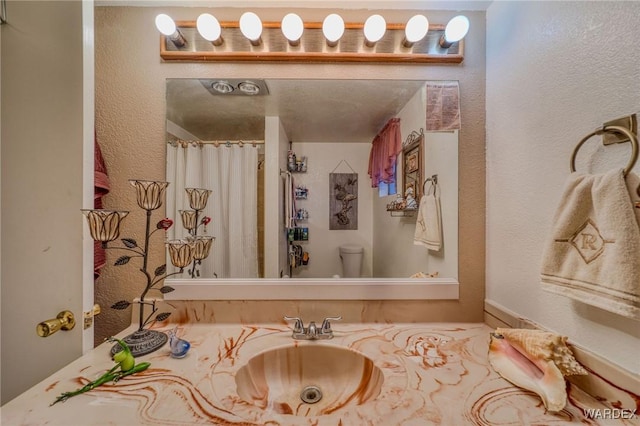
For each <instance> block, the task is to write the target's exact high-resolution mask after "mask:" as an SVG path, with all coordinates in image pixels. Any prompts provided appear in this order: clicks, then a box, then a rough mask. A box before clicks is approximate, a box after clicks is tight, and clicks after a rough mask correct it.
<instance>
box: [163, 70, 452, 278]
mask: <svg viewBox="0 0 640 426" xmlns="http://www.w3.org/2000/svg"><path fill="white" fill-rule="evenodd" d="M425 83H426V82H425V81H420V80H304V79H267V80H261V79H243V78H238V79H221V80H218V79H167V81H166V100H167V110H166V112H167V115H166V119H167V128H166V129H167V180H168V181H169V182H171V185H169V189H168V192H167V215H168V216H170V217H174V218H176V226H174V227H173V229H172V230H171V232H172V234H171V235H168V238H171V239H173V238H183V237H185V236H186V235H187V233H188V231H187V230H186V228H184V226H182V225H181V223H180V217H181V213H180V212H181V211H184V210H185V209H188V201H187V198H186V195H185V194H186V192H185V188H189V187H193V188H203V189H208V190H211V194H210V198H209V202H208V203H207V206H206V208H205V210H204V211H203V212H202V215H201V217H202V218H205V217H206V218H209V221H208V222H207V224H206V229H205V226H201V227H200V228H199V230H198V232H201V233H203V234H206V235H210V236H212V237H213V238H214V242H213V245H212V247H211V254H210V256H209V257H208V258H207V259H206V261H203V262H202V264H201V265H198V273H197V274H196V278H200V279H211V278H217V279H219V280H220V279H226V278H232V279H237V278H247V279H254V278H284V277H291V278H303V279H304V278H335V277H341V278H344V277H345V275H346V274H345V265H344V257H345V256H344V253H345V249H344V248H345V247H357V248H361V249H362V250H359V252H360V253H361V259H360V267H359V268H358V270H359V273H357V276H359V277H364V278H408V277H410V276H412V275H415V274H417V273H423V274H424V275H425V276H429V275H437V276H440V277H453V278H457V270H458V253H457V227H458V216H457V202H458V200H457V174H458V173H457V172H458V157H457V149H458V146H457V143H458V140H457V132H446V133H426V134H424V136H423V137H421V138H420V143H411V144H409V145H408V146H406V147H405V148H407V149H409V151H406V149H405V153H404V155H403V153H399V155H398V156H397V162H396V167H395V169H396V170H395V171H396V178H395V180H396V181H395V188H396V189H395V191H392V192H390V193H389V192H387V193H386V194H382V193H381V192H380V191H379V189H378V188H372V181H371V179H370V176H369V172H370V170H369V168H370V152H371V145H372V141H373V140H374V138H375V137H376V135H377V134H378V132H380V130H381V129H382V128H383V127H384V126H385V124H386V123H387V122H388V121H389V120H390V119H392V118H399V119H400V134H401V135H402V137H403V140H404V138H406V136H408V135H410V134H411V132H413V131H415V130H417V129H421V128H424V127H425V98H426V88H425ZM246 84H255V85H256V87H259V90H258V94H255V92H256V91H255V90H252V91H251V93H254V94H252V95H247V94H246V93H240V92H241V91H240V90H239V89H238V88H239V87H241V86H242V85H246ZM216 88H217V89H216ZM218 89H220V90H218ZM292 154H293V155H295V158H296V161H297V160H300V162H301V164H302V161H303V160H302V159H304V168H303V167H302V165H301V166H300V171H302V169H304V172H297V173H287V171H288V170H289V169H290V168H289V164H288V162H289V161H290V160H291V155H292ZM294 170H297V166H295V167H294ZM331 173H355V175H356V176H357V181H358V185H356V186H355V188H357V189H356V193H354V194H351V195H352V196H353V197H356V199H357V207H358V208H357V214H358V217H357V219H358V221H357V223H358V226H357V229H349V230H330V227H329V220H330V217H329V216H330V215H329V204H330V192H331V188H330V174H331ZM432 174H439V176H440V179H441V182H442V190H443V195H442V198H443V200H442V208H443V214H442V216H443V231H444V232H443V236H444V238H445V242H444V245H443V250H441V251H440V252H430V251H428V250H425V249H424V248H423V247H420V246H417V245H415V244H414V243H413V235H414V230H415V226H416V218H415V217H414V218H411V217H406V218H405V217H403V218H397V217H391V216H390V215H389V214H388V213H387V211H386V207H385V206H386V205H387V203H388V202H389V201H390V200H392V199H395V198H396V197H397V196H398V195H401V196H403V195H404V194H403V193H404V192H405V189H406V188H405V187H408V186H410V185H412V182H413V186H414V187H415V189H416V192H419V191H420V190H421V188H422V182H421V181H422V180H423V179H424V176H426V175H432ZM296 191H304V193H305V194H306V197H305V199H296V197H295V194H296ZM445 191H446V192H445ZM288 194H293V196H291V197H289V195H288ZM417 195H419V194H417ZM416 199H419V196H418V197H416ZM351 202H353V201H351ZM298 213H299V215H298ZM291 216H293V222H292V217H291ZM291 228H300V233H299V235H306V236H307V238H306V239H305V240H300V241H293V242H292V241H290V239H289V238H288V236H289V234H290V233H289V231H288V230H289V229H291ZM294 235H295V233H294ZM298 251H300V252H301V254H302V256H303V257H305V261H304V264H302V262H301V264H300V265H299V266H298V265H296V267H295V268H291V262H292V253H293V254H295V253H297V252H298ZM305 255H306V256H305ZM183 278H189V277H188V276H185V277H183Z"/></svg>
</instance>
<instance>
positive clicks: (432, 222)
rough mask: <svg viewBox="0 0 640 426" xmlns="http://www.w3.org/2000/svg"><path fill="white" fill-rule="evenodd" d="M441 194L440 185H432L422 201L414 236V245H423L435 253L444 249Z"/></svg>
mask: <svg viewBox="0 0 640 426" xmlns="http://www.w3.org/2000/svg"><path fill="white" fill-rule="evenodd" d="M439 192H440V191H438V185H436V184H434V183H432V184H431V186H430V187H429V190H428V191H427V192H426V193H425V194H424V195H423V196H422V198H421V199H420V205H419V206H418V218H417V220H416V230H415V232H414V234H413V244H415V245H422V246H425V247H427V248H428V249H429V250H434V251H439V250H440V249H441V248H442V213H441V209H440V193H439Z"/></svg>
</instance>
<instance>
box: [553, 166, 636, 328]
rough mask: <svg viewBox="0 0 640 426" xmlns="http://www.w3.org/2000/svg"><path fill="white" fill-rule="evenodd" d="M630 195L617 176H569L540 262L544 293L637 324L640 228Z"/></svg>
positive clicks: (617, 173) (630, 177)
mask: <svg viewBox="0 0 640 426" xmlns="http://www.w3.org/2000/svg"><path fill="white" fill-rule="evenodd" d="M627 179H636V180H637V177H636V176H634V175H633V174H632V173H630V174H629V176H628V178H627ZM630 186H631V185H630ZM629 190H630V188H628V187H627V184H626V182H625V178H624V175H623V172H622V170H614V171H611V172H608V173H605V174H600V175H586V174H581V173H575V172H574V173H572V174H571V175H570V176H569V179H568V180H567V183H566V185H565V189H564V193H563V195H562V199H561V202H560V206H559V207H558V209H557V211H556V215H555V217H554V221H553V229H552V234H551V237H550V238H549V240H548V242H547V245H546V248H545V251H544V256H543V259H542V270H541V280H542V288H543V289H544V290H546V291H549V292H553V293H556V294H561V295H564V296H567V297H571V298H574V299H576V300H579V301H581V302H583V303H587V304H589V305H593V306H597V307H599V308H601V309H605V310H607V311H610V312H615V313H616V314H619V315H623V316H625V317H629V318H634V319H640V226H639V224H638V220H637V219H636V213H635V211H634V210H635V209H634V207H633V203H632V201H631V197H630V191H629Z"/></svg>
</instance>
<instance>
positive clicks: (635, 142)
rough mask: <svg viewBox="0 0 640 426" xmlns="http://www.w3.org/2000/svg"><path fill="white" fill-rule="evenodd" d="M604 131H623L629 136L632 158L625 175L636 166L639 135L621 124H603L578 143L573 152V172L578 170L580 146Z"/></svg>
mask: <svg viewBox="0 0 640 426" xmlns="http://www.w3.org/2000/svg"><path fill="white" fill-rule="evenodd" d="M604 133H622V134H623V135H625V136H626V137H627V138H629V142H631V158H630V159H629V163H628V164H627V167H625V169H624V175H625V176H627V174H629V172H630V171H631V169H633V166H635V164H636V161H637V160H638V137H637V136H636V135H635V134H634V133H633V132H631V131H630V130H628V129H625V128H624V127H620V126H603V127H601V128H599V129H596V130H594V131H593V132H591V133H589V134H588V135H587V136H585V137H584V138H582V140H581V141H580V142H578V145H576V147H575V148H574V149H573V154H571V163H570V167H571V172H575V171H576V155H577V154H578V150H579V149H580V147H581V146H582V145H583V144H584V143H585V142H586V141H587V140H589V139H591V138H592V137H593V136H596V135H602V134H604Z"/></svg>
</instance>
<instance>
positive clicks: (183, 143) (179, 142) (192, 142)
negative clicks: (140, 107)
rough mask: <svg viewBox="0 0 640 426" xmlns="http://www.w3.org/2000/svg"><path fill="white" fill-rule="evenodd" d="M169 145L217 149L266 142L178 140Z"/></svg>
mask: <svg viewBox="0 0 640 426" xmlns="http://www.w3.org/2000/svg"><path fill="white" fill-rule="evenodd" d="M168 143H169V144H173V145H174V146H175V145H180V146H182V147H186V146H188V145H214V146H215V147H218V146H220V145H225V146H231V145H240V146H242V145H245V144H248V145H253V146H256V145H264V140H219V141H199V140H198V141H195V140H189V141H187V140H183V139H176V140H174V141H169V142H168Z"/></svg>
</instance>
